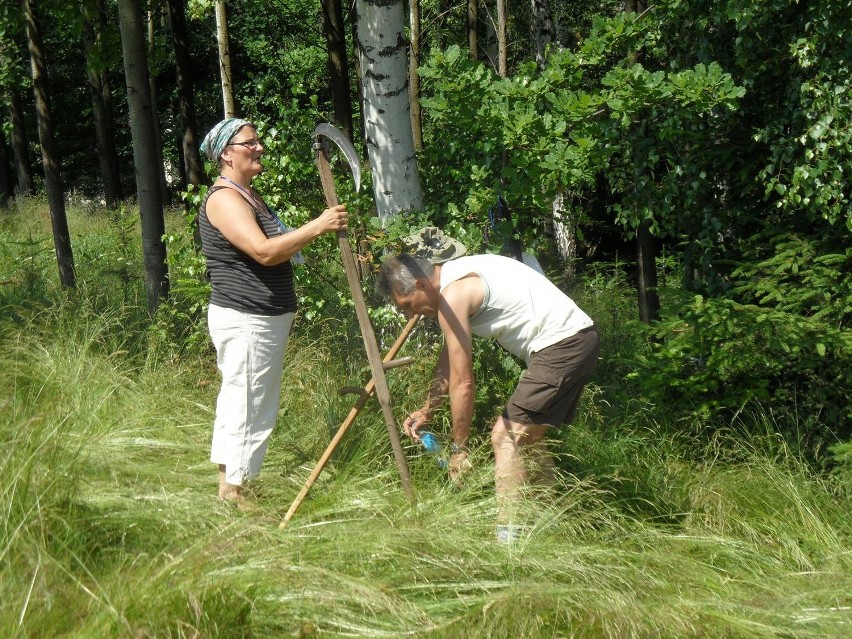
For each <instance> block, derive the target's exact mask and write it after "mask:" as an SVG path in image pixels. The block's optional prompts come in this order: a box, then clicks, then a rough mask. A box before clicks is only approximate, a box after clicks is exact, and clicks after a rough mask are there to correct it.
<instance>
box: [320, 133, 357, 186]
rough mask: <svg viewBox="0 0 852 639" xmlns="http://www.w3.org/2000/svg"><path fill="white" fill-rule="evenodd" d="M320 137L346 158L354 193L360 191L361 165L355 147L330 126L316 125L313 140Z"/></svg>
mask: <svg viewBox="0 0 852 639" xmlns="http://www.w3.org/2000/svg"><path fill="white" fill-rule="evenodd" d="M320 137H325V138H328V139H329V140H331V141H332V142H334V143H335V144H336V145H337V146H338V147H339V148H340V150H341V151H343V155H345V156H346V161H347V162H348V163H349V169H350V170H351V171H352V177H353V178H354V180H355V192H356V193H357V192H358V191H359V190H360V189H361V163H360V162H359V161H358V153H356V151H355V147H354V146H352V143H351V142H350V141H349V138H347V137H346V136H345V135H343V131H341V130H340V129H338V128H337V127H336V126H334V125H331V124H326V123H322V124H318V125H317V128H316V129H314V139H315V140H319V138H320Z"/></svg>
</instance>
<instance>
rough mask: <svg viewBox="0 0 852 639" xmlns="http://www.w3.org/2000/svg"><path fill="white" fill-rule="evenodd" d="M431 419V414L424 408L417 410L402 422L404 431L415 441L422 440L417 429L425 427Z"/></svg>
mask: <svg viewBox="0 0 852 639" xmlns="http://www.w3.org/2000/svg"><path fill="white" fill-rule="evenodd" d="M428 421H429V415H428V414H427V413H426V411H424V410H422V409H421V410H416V411H414V412H413V413H411V414H410V415H409V416H408V417H406V418H405V421H404V422H402V432H404V433H405V434H406V435H408V436H409V437H411V438H412V439H413V440H415V441H420V435H418V434H417V431H418V430H420V429H421V428H423V427H424V426H425V425H426V424H427V422H428Z"/></svg>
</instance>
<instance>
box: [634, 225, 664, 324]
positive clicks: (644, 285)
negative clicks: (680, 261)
mask: <svg viewBox="0 0 852 639" xmlns="http://www.w3.org/2000/svg"><path fill="white" fill-rule="evenodd" d="M636 271H637V273H636V275H637V282H636V293H637V295H638V297H639V319H640V320H642V321H643V322H645V323H650V322H652V321H655V320H658V319H660V296H659V293H658V292H657V243H656V241H655V240H654V236H653V235H652V234H651V222H650V220H645V221H644V222H642V224H640V225H639V228H638V229H636Z"/></svg>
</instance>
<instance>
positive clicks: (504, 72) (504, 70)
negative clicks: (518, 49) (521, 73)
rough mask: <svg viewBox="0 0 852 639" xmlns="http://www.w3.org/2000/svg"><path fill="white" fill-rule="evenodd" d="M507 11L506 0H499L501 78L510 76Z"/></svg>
mask: <svg viewBox="0 0 852 639" xmlns="http://www.w3.org/2000/svg"><path fill="white" fill-rule="evenodd" d="M506 11H507V9H506V0H497V74H498V75H499V76H500V77H501V78H506V77H508V76H509V52H508V44H507V40H508V37H507V36H508V27H507V22H506V20H507V16H506Z"/></svg>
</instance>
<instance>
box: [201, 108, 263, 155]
mask: <svg viewBox="0 0 852 639" xmlns="http://www.w3.org/2000/svg"><path fill="white" fill-rule="evenodd" d="M246 125H248V126H252V127H253V126H254V125H253V124H252V123H251V122H249V121H248V120H241V119H240V118H226V119H224V120H222V121H221V122H219V124H217V125H216V126H214V127H213V128H212V129H210V132H209V133H208V134H207V135H205V136H204V140H203V141H202V142H201V152H202V153H204V154H205V155H206V156H207V157H208V158H210V159H211V160H212V161H213V162H218V161H219V158H220V157H221V155H222V151H224V150H225V146H226V145H227V144H228V142H230V140H231V138H232V137H234V134H236V132H237V131H239V130H240V129H242V128H243V127H244V126H246Z"/></svg>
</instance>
